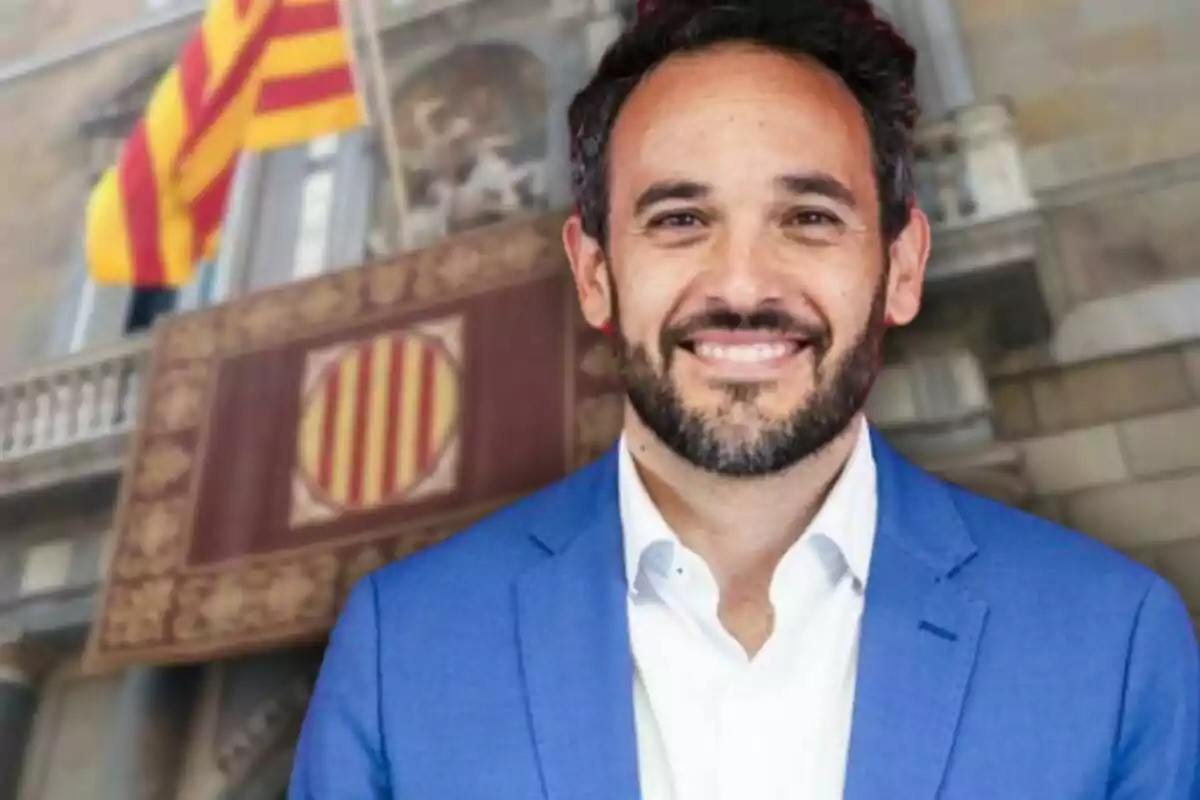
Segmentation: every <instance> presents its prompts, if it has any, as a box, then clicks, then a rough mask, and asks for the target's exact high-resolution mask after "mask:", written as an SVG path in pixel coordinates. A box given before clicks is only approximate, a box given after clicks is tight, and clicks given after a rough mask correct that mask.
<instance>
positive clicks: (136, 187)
mask: <svg viewBox="0 0 1200 800" xmlns="http://www.w3.org/2000/svg"><path fill="white" fill-rule="evenodd" d="M362 121H363V116H362V110H361V108H360V106H359V103H358V100H357V97H356V96H355V91H354V80H353V71H352V69H351V55H350V46H349V43H348V39H347V36H346V33H345V31H344V29H343V24H342V20H341V14H340V8H339V2H338V0H211V2H210V4H209V7H208V8H207V9H206V11H205V15H204V18H203V21H202V22H201V25H200V29H199V30H198V31H197V32H196V33H195V34H194V35H193V36H192V38H191V39H190V40H189V41H188V42H187V43H186V44H185V45H184V47H183V49H182V51H181V53H180V56H179V59H178V61H177V62H176V64H175V65H174V67H172V69H171V70H170V71H169V72H168V73H167V75H166V76H165V77H164V78H163V80H162V81H161V82H160V83H159V85H158V87H157V88H156V90H155V92H154V94H153V95H152V97H151V99H150V103H149V104H148V106H147V108H146V111H145V113H144V115H143V117H142V119H141V120H139V121H138V123H137V125H136V126H135V127H134V130H133V132H132V133H131V134H130V136H129V138H128V139H127V140H126V142H125V144H124V146H123V148H122V150H121V154H120V157H119V159H118V162H117V164H116V165H115V166H114V167H113V168H111V169H110V170H109V171H108V172H107V173H106V174H105V175H104V176H103V178H101V180H100V182H99V183H98V184H97V186H96V188H95V189H94V190H93V193H92V197H91V200H90V202H89V204H88V211H87V226H86V250H87V256H88V262H89V265H90V270H91V274H92V277H93V278H94V279H95V280H97V281H99V282H106V283H129V284H133V285H137V286H178V285H181V284H184V283H186V282H187V281H188V280H189V279H190V278H191V276H192V273H193V271H194V265H195V264H196V263H197V262H198V261H199V260H201V259H203V258H205V257H208V256H211V255H212V253H213V250H214V248H215V245H216V241H217V236H218V234H219V232H220V225H221V220H222V218H223V216H224V213H225V206H226V201H227V200H228V195H229V188H230V185H231V183H232V179H233V172H234V169H235V167H236V165H237V160H238V155H239V154H240V153H241V152H242V151H244V150H267V149H271V148H275V147H284V146H287V145H291V144H296V143H299V142H303V141H305V140H307V139H310V138H312V137H314V136H318V135H322V134H326V133H332V132H336V131H341V130H346V129H348V128H353V127H355V126H357V125H360V124H362Z"/></svg>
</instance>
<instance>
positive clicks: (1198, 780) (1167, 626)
mask: <svg viewBox="0 0 1200 800" xmlns="http://www.w3.org/2000/svg"><path fill="white" fill-rule="evenodd" d="M1128 657H1129V661H1128V663H1127V664H1126V680H1125V697H1124V702H1123V707H1122V713H1121V725H1120V734H1119V738H1118V741H1117V744H1116V750H1115V752H1114V758H1113V772H1112V775H1111V777H1110V780H1109V798H1110V800H1135V799H1136V800H1150V798H1154V800H1200V657H1198V655H1197V646H1196V634H1195V631H1194V630H1193V628H1192V621H1191V619H1189V617H1188V613H1187V609H1186V608H1185V607H1184V605H1183V602H1182V601H1181V600H1180V599H1179V596H1178V595H1177V594H1176V593H1175V591H1174V590H1173V589H1172V588H1171V587H1170V585H1169V584H1167V582H1166V581H1164V580H1161V579H1158V580H1156V581H1155V582H1154V584H1153V585H1152V586H1151V588H1150V591H1149V592H1148V593H1147V594H1146V597H1145V598H1144V599H1143V601H1142V606H1141V609H1140V610H1139V611H1138V616H1137V621H1136V623H1135V627H1134V630H1133V637H1132V644H1131V646H1130V649H1129V656H1128Z"/></svg>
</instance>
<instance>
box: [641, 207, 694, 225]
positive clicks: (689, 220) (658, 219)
mask: <svg viewBox="0 0 1200 800" xmlns="http://www.w3.org/2000/svg"><path fill="white" fill-rule="evenodd" d="M703 224H704V220H703V219H701V218H700V215H699V214H697V213H696V212H694V211H668V212H666V213H664V214H659V215H657V216H655V217H653V218H651V220H650V222H649V224H648V225H647V227H650V228H698V227H700V226H701V225H703Z"/></svg>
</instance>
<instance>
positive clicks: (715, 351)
mask: <svg viewBox="0 0 1200 800" xmlns="http://www.w3.org/2000/svg"><path fill="white" fill-rule="evenodd" d="M789 350H790V347H789V346H788V345H787V344H786V343H783V342H778V343H774V344H766V343H761V344H709V343H706V342H702V343H699V344H697V345H696V355H698V356H700V357H701V358H705V359H709V360H712V361H734V362H737V363H739V364H754V363H759V362H763V361H771V360H773V359H776V358H783V357H784V356H786V355H787V354H788V351H789Z"/></svg>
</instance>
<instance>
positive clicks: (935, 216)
mask: <svg viewBox="0 0 1200 800" xmlns="http://www.w3.org/2000/svg"><path fill="white" fill-rule="evenodd" d="M916 180H917V197H918V199H919V202H920V204H921V208H923V209H924V210H925V213H926V214H928V215H929V218H930V220H931V221H932V223H933V224H934V225H935V226H937V227H939V228H941V229H943V230H944V229H947V228H955V227H960V226H963V225H972V224H977V223H979V222H982V221H985V220H995V219H1001V218H1004V217H1008V216H1012V215H1014V214H1021V213H1024V212H1028V211H1031V210H1033V209H1034V208H1035V207H1036V206H1037V201H1036V200H1035V199H1034V196H1033V193H1032V192H1031V191H1030V189H1029V183H1028V181H1027V180H1026V178H1025V167H1024V164H1023V162H1022V158H1021V146H1020V143H1019V142H1018V141H1017V138H1016V135H1015V133H1014V132H1013V122H1012V113H1011V112H1010V111H1009V108H1008V107H1007V106H1006V105H1004V104H1002V103H992V104H987V105H976V106H969V107H967V108H963V109H960V110H958V111H956V112H954V113H953V114H951V115H949V116H948V117H945V118H944V119H941V120H937V121H935V122H930V123H927V124H925V125H922V126H921V128H920V129H919V130H918V131H917V141H916Z"/></svg>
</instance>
